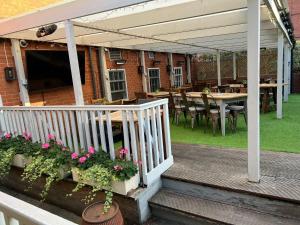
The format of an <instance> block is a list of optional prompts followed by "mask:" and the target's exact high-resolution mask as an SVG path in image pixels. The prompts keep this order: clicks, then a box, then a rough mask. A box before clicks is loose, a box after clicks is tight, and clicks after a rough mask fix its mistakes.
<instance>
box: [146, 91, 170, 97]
mask: <svg viewBox="0 0 300 225" xmlns="http://www.w3.org/2000/svg"><path fill="white" fill-rule="evenodd" d="M147 95H148V97H152V98H168V97H169V92H167V91H156V92H148V93H147Z"/></svg>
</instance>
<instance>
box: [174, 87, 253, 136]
mask: <svg viewBox="0 0 300 225" xmlns="http://www.w3.org/2000/svg"><path fill="white" fill-rule="evenodd" d="M174 96H175V98H176V97H179V98H180V97H181V95H180V94H175V95H174ZM247 96H248V95H247V94H246V93H210V94H208V95H207V98H208V101H209V103H216V104H217V105H218V106H219V107H220V118H221V130H222V135H223V136H225V120H226V117H225V108H226V106H227V105H228V104H229V103H235V102H239V101H243V102H244V106H245V108H246V107H247ZM186 97H187V98H191V99H198V100H202V92H187V93H186Z"/></svg>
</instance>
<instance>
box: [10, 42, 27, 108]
mask: <svg viewBox="0 0 300 225" xmlns="http://www.w3.org/2000/svg"><path fill="white" fill-rule="evenodd" d="M11 49H12V54H13V57H14V61H15V66H16V71H17V78H18V84H19V89H20V99H21V102H22V104H23V105H28V104H30V100H29V95H28V90H27V80H26V77H25V70H24V66H23V59H22V53H21V49H20V43H19V40H16V39H11Z"/></svg>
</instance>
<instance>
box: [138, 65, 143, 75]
mask: <svg viewBox="0 0 300 225" xmlns="http://www.w3.org/2000/svg"><path fill="white" fill-rule="evenodd" d="M138 73H139V74H140V75H143V73H144V67H143V66H138Z"/></svg>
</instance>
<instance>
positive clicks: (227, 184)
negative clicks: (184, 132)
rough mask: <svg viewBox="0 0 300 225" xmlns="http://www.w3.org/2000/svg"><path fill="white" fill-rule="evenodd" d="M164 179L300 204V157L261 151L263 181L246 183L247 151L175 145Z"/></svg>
mask: <svg viewBox="0 0 300 225" xmlns="http://www.w3.org/2000/svg"><path fill="white" fill-rule="evenodd" d="M172 150H173V154H174V159H175V163H174V165H173V166H172V167H171V168H170V169H169V170H167V171H166V172H165V173H164V174H163V177H167V178H171V179H177V180H184V181H188V182H191V183H200V184H204V185H208V186H213V187H219V188H224V189H228V190H235V191H240V192H247V193H251V194H256V195H259V196H265V197H271V198H276V199H283V200H287V201H292V202H299V203H300V154H299V155H298V154H292V153H279V152H262V153H261V174H262V177H261V181H260V183H251V182H248V180H247V151H244V150H235V149H234V150H233V149H226V150H224V149H223V150H222V149H216V148H210V147H204V146H200V145H186V144H173V145H172Z"/></svg>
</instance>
